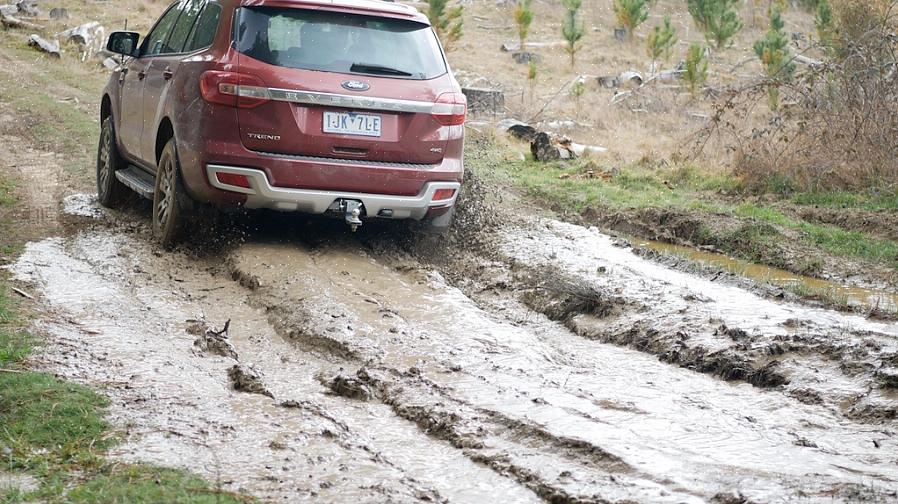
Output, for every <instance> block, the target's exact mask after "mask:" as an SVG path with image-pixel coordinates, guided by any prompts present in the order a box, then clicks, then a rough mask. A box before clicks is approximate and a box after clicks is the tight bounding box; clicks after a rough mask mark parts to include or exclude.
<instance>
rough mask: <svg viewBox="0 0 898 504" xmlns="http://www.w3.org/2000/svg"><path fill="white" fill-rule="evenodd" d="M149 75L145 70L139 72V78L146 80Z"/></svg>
mask: <svg viewBox="0 0 898 504" xmlns="http://www.w3.org/2000/svg"><path fill="white" fill-rule="evenodd" d="M146 77H147V73H146V72H144V71H143V70H141V71H139V72H137V78H138V79H140V80H144V79H145V78H146Z"/></svg>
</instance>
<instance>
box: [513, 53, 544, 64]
mask: <svg viewBox="0 0 898 504" xmlns="http://www.w3.org/2000/svg"><path fill="white" fill-rule="evenodd" d="M511 58H512V59H513V60H514V62H515V63H517V64H519V65H523V64H524V63H530V62H533V63H539V62H540V61H542V60H543V58H542V56H540V55H539V54H536V53H532V52H526V51H519V52H515V53H512V54H511Z"/></svg>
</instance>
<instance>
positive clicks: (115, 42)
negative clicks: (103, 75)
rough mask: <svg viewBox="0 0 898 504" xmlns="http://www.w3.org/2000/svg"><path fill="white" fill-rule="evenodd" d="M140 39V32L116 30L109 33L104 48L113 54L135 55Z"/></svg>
mask: <svg viewBox="0 0 898 504" xmlns="http://www.w3.org/2000/svg"><path fill="white" fill-rule="evenodd" d="M139 40H140V34H139V33H137V32H129V31H117V32H112V34H110V35H109V42H107V43H106V49H107V50H108V51H109V52H113V53H115V54H121V55H123V56H136V54H135V53H136V52H137V42H138V41H139Z"/></svg>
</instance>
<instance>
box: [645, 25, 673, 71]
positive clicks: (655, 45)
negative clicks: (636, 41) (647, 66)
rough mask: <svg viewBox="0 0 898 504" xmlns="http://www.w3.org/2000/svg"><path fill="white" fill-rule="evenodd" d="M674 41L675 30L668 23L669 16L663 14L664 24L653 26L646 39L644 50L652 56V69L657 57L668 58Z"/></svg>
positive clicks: (666, 59)
mask: <svg viewBox="0 0 898 504" xmlns="http://www.w3.org/2000/svg"><path fill="white" fill-rule="evenodd" d="M676 43H677V30H676V28H674V27H673V26H672V25H671V24H670V16H664V24H662V25H661V26H655V27H654V28H653V29H652V31H651V33H649V36H648V38H647V39H646V50H647V52H648V54H649V57H650V58H652V71H654V69H655V62H656V61H658V60H659V59H661V58H664V60H665V61H668V60H670V50H671V49H672V48H673V46H674V44H676Z"/></svg>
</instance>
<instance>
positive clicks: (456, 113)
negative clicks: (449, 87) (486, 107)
mask: <svg viewBox="0 0 898 504" xmlns="http://www.w3.org/2000/svg"><path fill="white" fill-rule="evenodd" d="M467 112H468V99H467V98H465V95H463V94H461V93H443V94H441V95H440V96H439V97H437V101H436V103H434V104H433V108H431V110H430V115H431V116H433V118H434V119H436V120H437V122H438V123H440V124H442V125H443V126H457V125H459V124H464V123H465V114H466V113H467Z"/></svg>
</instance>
